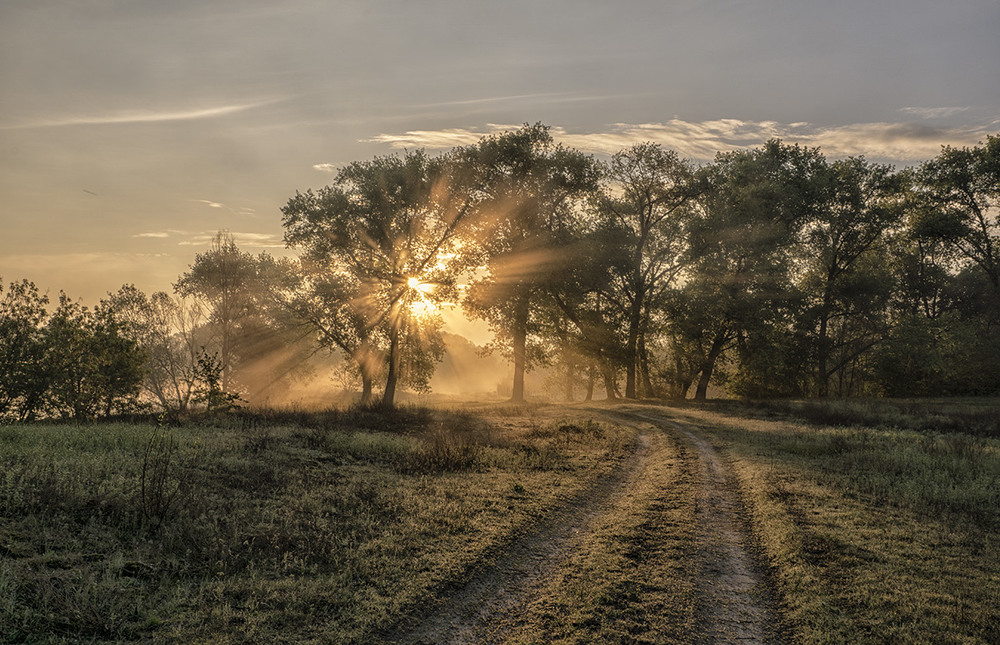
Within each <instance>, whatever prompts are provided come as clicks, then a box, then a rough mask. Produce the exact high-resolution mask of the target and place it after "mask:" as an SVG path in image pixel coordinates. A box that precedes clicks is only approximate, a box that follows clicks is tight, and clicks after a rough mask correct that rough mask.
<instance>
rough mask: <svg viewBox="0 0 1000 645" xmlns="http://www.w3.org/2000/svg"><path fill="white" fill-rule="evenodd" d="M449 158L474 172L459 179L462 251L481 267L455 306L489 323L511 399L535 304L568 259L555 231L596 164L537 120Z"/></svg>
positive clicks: (517, 393) (567, 219) (524, 361)
mask: <svg viewBox="0 0 1000 645" xmlns="http://www.w3.org/2000/svg"><path fill="white" fill-rule="evenodd" d="M451 162H452V163H454V164H457V165H458V166H459V167H462V168H465V169H467V170H466V172H467V173H468V174H469V176H471V177H474V178H475V180H474V181H466V182H465V184H464V187H465V188H466V189H471V190H470V193H469V195H470V197H471V202H470V203H471V204H472V205H473V208H472V211H473V216H474V217H473V220H472V223H473V226H472V227H471V228H470V229H469V230H470V233H471V235H470V237H469V238H467V242H466V248H465V251H466V253H468V254H471V255H474V256H476V257H477V260H476V261H474V262H472V263H473V264H481V267H482V268H481V270H480V271H479V272H478V274H477V275H478V277H477V278H476V279H475V280H474V281H473V282H472V284H471V286H470V288H469V290H468V293H467V296H466V298H465V300H464V302H463V306H464V307H465V310H466V311H467V312H469V313H470V314H472V315H473V316H476V317H478V318H482V319H484V320H486V321H487V322H488V323H489V325H490V327H491V329H492V330H493V332H494V334H495V337H496V339H497V340H496V343H495V344H494V347H496V348H497V349H499V350H501V351H502V352H503V353H504V354H507V355H509V356H510V357H511V359H512V360H513V365H514V378H513V387H512V399H513V400H514V401H523V400H524V394H525V391H524V374H525V371H526V370H527V369H528V368H529V367H530V366H531V363H532V358H533V357H532V353H533V352H532V348H533V346H534V348H535V349H536V350H538V349H540V345H538V344H537V343H535V344H533V343H532V342H531V340H532V337H533V336H534V337H537V335H538V333H539V331H540V330H541V326H542V320H540V319H539V315H540V313H541V311H540V309H539V304H540V302H541V301H542V300H543V299H545V298H546V297H547V295H546V291H547V288H548V285H549V283H550V282H551V281H552V280H553V278H555V277H557V276H558V273H559V272H560V270H562V269H563V268H565V267H566V266H567V265H568V264H571V263H572V262H573V257H572V250H571V247H565V246H560V245H559V239H560V238H559V235H558V232H559V231H560V230H564V229H566V228H567V227H571V226H572V221H573V220H574V218H575V217H576V215H577V213H578V211H577V207H578V206H579V203H580V201H581V200H583V199H585V198H586V197H588V196H590V195H591V194H592V193H593V191H594V190H595V189H596V186H597V180H598V177H599V173H598V169H597V166H596V164H595V162H594V161H593V159H592V158H591V157H589V156H587V155H584V154H582V153H580V152H578V151H575V150H572V149H569V148H566V147H563V146H561V145H557V144H555V142H554V141H553V139H552V136H551V134H550V133H549V131H548V128H546V127H545V126H543V125H540V124H536V125H533V126H528V125H526V126H524V127H522V128H520V129H519V130H515V131H510V132H504V133H501V134H496V135H492V136H489V137H484V138H483V139H482V140H481V141H480V142H479V143H478V144H476V145H473V146H469V147H467V148H464V149H461V150H458V151H456V152H455V153H454V154H453V155H452V156H451ZM534 353H536V354H537V356H536V360H537V358H538V357H540V352H537V351H536V352H534Z"/></svg>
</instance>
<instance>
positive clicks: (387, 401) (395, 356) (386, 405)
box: [380, 324, 402, 410]
mask: <svg viewBox="0 0 1000 645" xmlns="http://www.w3.org/2000/svg"><path fill="white" fill-rule="evenodd" d="M401 354H402V351H401V348H400V345H399V327H397V326H396V325H395V324H393V325H391V326H390V327H389V374H388V375H387V376H386V378H385V391H384V392H383V393H382V403H381V405H380V407H381V408H382V409H383V410H391V409H392V408H393V407H394V406H395V399H396V381H397V380H398V379H399V360H400V355H401Z"/></svg>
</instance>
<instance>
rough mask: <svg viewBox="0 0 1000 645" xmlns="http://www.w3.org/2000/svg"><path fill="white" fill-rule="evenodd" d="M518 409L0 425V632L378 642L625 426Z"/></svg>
mask: <svg viewBox="0 0 1000 645" xmlns="http://www.w3.org/2000/svg"><path fill="white" fill-rule="evenodd" d="M519 412H520V415H518V414H517V412H516V411H513V410H503V415H502V416H490V415H489V414H488V411H487V412H486V413H480V415H479V416H473V415H471V414H466V413H464V412H462V411H453V412H448V411H438V412H432V411H428V410H420V409H404V410H401V411H399V412H397V413H395V414H394V415H390V416H380V415H378V414H377V413H375V412H372V411H364V410H359V411H353V412H331V413H326V414H322V415H317V416H316V417H312V418H310V417H309V416H308V415H305V414H300V413H295V414H289V413H281V414H278V413H274V414H273V415H271V416H268V415H264V414H260V415H257V416H247V415H243V416H236V417H232V418H230V419H229V420H228V421H225V427H217V426H208V425H204V426H202V425H181V426H180V427H175V428H170V429H164V428H157V427H155V426H142V425H95V426H69V425H64V426H55V425H47V426H9V427H3V428H0V473H2V475H0V509H2V510H0V513H2V523H0V634H2V636H0V642H7V643H16V642H17V643H19V642H52V643H60V642H123V641H124V642H128V641H153V642H192V643H198V642H202V643H209V642H212V643H217V642H234V643H235V642H261V641H277V642H288V641H295V642H310V641H313V642H338V643H362V642H372V641H373V640H377V639H378V638H379V635H380V634H383V633H386V632H387V631H388V630H390V629H391V628H392V627H393V625H394V624H395V622H396V621H397V620H399V619H400V618H401V617H404V616H406V615H408V614H410V613H412V612H413V611H415V610H416V609H417V608H419V607H421V606H422V605H424V604H426V603H427V602H428V601H429V600H430V599H432V598H433V597H435V595H436V594H438V593H440V591H441V589H442V588H444V587H445V586H447V585H451V584H455V583H456V582H459V581H461V580H462V579H463V578H464V577H465V576H467V575H468V572H469V570H470V569H471V567H472V566H473V565H474V564H475V563H477V562H478V561H480V560H481V559H483V558H486V557H488V556H489V554H490V553H495V552H498V551H500V550H502V549H503V545H504V544H506V543H507V542H509V541H510V540H512V539H513V538H514V537H515V536H516V535H518V534H520V533H522V532H523V531H525V530H527V527H529V526H531V525H532V524H533V523H534V522H536V521H537V520H538V519H539V518H541V517H543V516H544V515H545V514H546V512H547V510H548V509H550V508H552V507H553V506H555V505H557V504H558V502H559V500H561V499H563V498H565V497H567V496H570V495H572V494H573V492H574V491H575V490H579V489H580V488H582V487H583V486H585V485H586V484H587V482H589V481H592V480H593V478H595V477H597V476H598V475H599V474H600V473H602V472H606V471H607V470H608V469H610V468H612V467H613V466H614V464H616V463H617V462H618V460H619V459H620V458H621V457H622V455H623V454H624V452H625V449H626V446H627V445H628V444H629V443H630V441H631V439H630V435H629V434H628V433H627V432H625V431H621V430H617V429H614V428H610V427H609V428H602V429H601V431H600V432H590V433H587V432H584V433H575V434H572V436H564V434H565V433H562V432H559V431H558V428H559V427H560V426H564V425H567V424H566V423H565V422H561V421H559V420H558V419H548V418H544V416H543V415H541V414H538V413H536V411H534V410H529V409H522V410H520V411H519Z"/></svg>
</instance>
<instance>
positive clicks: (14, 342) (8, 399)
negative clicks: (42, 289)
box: [0, 280, 48, 421]
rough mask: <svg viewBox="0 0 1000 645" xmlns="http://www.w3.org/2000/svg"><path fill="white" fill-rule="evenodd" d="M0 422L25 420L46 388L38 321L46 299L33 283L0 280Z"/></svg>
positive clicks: (39, 403)
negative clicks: (3, 281)
mask: <svg viewBox="0 0 1000 645" xmlns="http://www.w3.org/2000/svg"><path fill="white" fill-rule="evenodd" d="M0 292H2V296H3V297H2V299H0V421H6V420H10V419H17V420H21V421H24V420H29V419H32V418H33V417H34V416H35V415H36V414H37V413H38V411H39V409H40V407H41V406H42V403H43V396H44V394H45V391H46V389H47V387H48V377H47V375H46V374H45V372H44V367H43V366H44V362H43V360H42V359H43V357H44V354H45V342H44V339H43V336H42V323H43V322H44V321H45V319H46V318H47V316H48V314H47V312H46V310H45V306H46V305H47V304H48V298H47V297H46V296H44V295H42V294H39V293H38V288H37V287H36V286H35V285H34V283H31V282H28V281H27V280H22V281H21V282H12V283H11V284H10V285H9V287H8V288H7V290H6V291H5V292H3V283H2V282H0Z"/></svg>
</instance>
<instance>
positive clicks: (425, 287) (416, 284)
mask: <svg viewBox="0 0 1000 645" xmlns="http://www.w3.org/2000/svg"><path fill="white" fill-rule="evenodd" d="M406 286H408V287H409V288H410V289H413V290H414V291H417V292H419V293H421V294H428V293H430V292H431V291H433V290H434V285H433V284H430V283H427V282H421V281H420V278H418V277H416V276H411V277H410V278H408V279H407V280H406Z"/></svg>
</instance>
